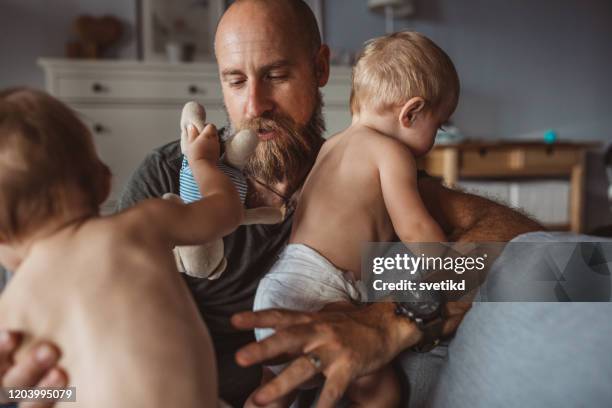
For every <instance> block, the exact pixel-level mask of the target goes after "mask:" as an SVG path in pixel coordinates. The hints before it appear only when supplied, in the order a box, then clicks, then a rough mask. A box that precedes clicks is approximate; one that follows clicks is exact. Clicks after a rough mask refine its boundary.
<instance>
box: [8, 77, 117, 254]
mask: <svg viewBox="0 0 612 408" xmlns="http://www.w3.org/2000/svg"><path fill="white" fill-rule="evenodd" d="M109 189H110V171H109V169H108V167H107V166H106V165H104V164H103V163H102V162H101V161H100V159H99V158H98V156H97V154H96V151H95V148H94V145H93V141H92V139H91V136H90V134H89V131H88V130H87V128H86V127H85V125H83V123H81V121H79V120H78V119H77V117H76V116H75V115H74V113H73V112H72V111H71V110H70V109H69V108H68V107H66V106H65V105H63V104H62V103H60V102H59V101H57V100H56V99H54V98H52V97H51V96H49V95H47V94H45V93H44V92H40V91H35V90H29V89H24V88H18V89H9V90H5V91H0V197H1V201H0V244H2V243H6V242H13V241H19V240H22V239H24V238H26V237H27V236H29V235H30V234H33V233H34V232H35V231H36V230H37V229H39V228H41V227H43V226H44V225H45V224H46V223H48V222H49V221H51V220H52V219H53V218H55V217H61V216H62V215H63V214H65V213H68V212H73V211H74V210H75V208H73V207H74V206H79V207H81V208H77V209H78V210H86V211H87V210H88V211H92V212H96V211H97V209H98V206H99V204H100V203H102V202H103V201H104V200H105V199H106V197H107V195H108V192H109Z"/></svg>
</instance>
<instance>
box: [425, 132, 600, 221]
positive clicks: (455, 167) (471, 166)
mask: <svg viewBox="0 0 612 408" xmlns="http://www.w3.org/2000/svg"><path fill="white" fill-rule="evenodd" d="M597 145H598V143H566V142H560V143H553V144H545V143H541V142H511V141H490V142H484V141H465V142H461V143H454V144H441V145H436V146H435V147H434V148H433V149H432V151H431V152H430V153H429V154H427V156H425V157H422V158H421V159H419V167H420V168H422V169H424V170H426V171H427V172H428V173H429V174H431V175H433V176H437V177H441V178H442V179H443V180H444V182H445V183H446V185H447V186H449V187H451V188H452V187H454V186H455V185H456V184H457V181H458V180H459V179H469V178H473V179H518V178H542V177H567V178H569V179H570V203H569V204H570V205H569V208H570V214H569V220H570V223H569V225H568V226H565V228H564V229H569V230H571V231H572V232H582V228H583V211H584V203H583V200H584V171H585V167H584V166H585V163H584V161H585V153H586V150H587V149H589V148H593V147H596V146H597Z"/></svg>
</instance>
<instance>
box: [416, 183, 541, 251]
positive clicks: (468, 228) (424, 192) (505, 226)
mask: <svg viewBox="0 0 612 408" xmlns="http://www.w3.org/2000/svg"><path fill="white" fill-rule="evenodd" d="M418 185H419V192H420V194H421V197H422V198H423V201H424V202H425V205H426V206H427V208H428V209H429V212H430V213H431V215H432V216H433V217H434V219H435V220H436V221H437V222H438V224H439V225H440V226H441V227H442V229H443V230H444V232H445V234H446V236H447V237H448V240H449V241H452V242H495V241H503V242H506V241H510V240H511V239H513V238H514V237H516V236H517V235H520V234H524V233H526V232H532V231H539V230H543V229H544V228H543V227H542V226H541V225H540V224H538V223H537V222H535V221H533V220H531V219H530V218H528V217H527V216H525V215H523V214H521V213H520V212H518V211H515V210H512V209H510V208H508V207H505V206H503V205H501V204H498V203H495V202H493V201H491V200H487V199H486V198H483V197H479V196H476V195H472V194H467V193H464V192H461V191H456V190H451V189H449V188H446V187H444V186H443V185H442V184H441V183H440V182H439V181H438V180H436V179H435V178H433V177H423V178H420V179H419V184H418Z"/></svg>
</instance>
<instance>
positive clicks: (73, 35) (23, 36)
mask: <svg viewBox="0 0 612 408" xmlns="http://www.w3.org/2000/svg"><path fill="white" fill-rule="evenodd" d="M228 3H231V1H222V0H208V1H206V0H200V1H188V0H182V1H172V2H171V1H164V0H140V1H136V0H106V1H104V2H100V1H95V0H53V1H48V0H46V1H45V0H1V1H0V27H1V28H0V30H2V35H0V56H1V61H2V63H1V64H0V87H1V88H4V87H8V86H15V85H27V86H32V87H36V88H44V89H47V90H48V91H49V92H51V93H52V94H54V95H55V96H57V97H58V98H60V99H62V100H63V101H65V102H66V103H68V104H69V105H70V106H72V107H73V108H74V109H75V110H77V112H79V114H80V115H81V117H82V118H83V120H84V121H85V122H86V123H87V124H88V125H89V126H90V127H91V129H92V131H93V133H94V137H95V139H96V143H97V146H98V149H99V150H100V154H101V155H102V157H103V159H104V160H106V161H107V162H109V164H110V165H111V168H112V169H113V172H114V173H115V176H116V179H115V185H114V188H113V196H112V197H111V200H110V201H109V202H108V203H107V206H106V207H107V210H108V211H110V210H111V208H112V207H113V204H114V200H116V197H117V195H118V194H119V193H120V191H121V188H122V186H123V184H124V183H125V181H126V179H127V177H129V174H130V173H131V171H133V169H134V168H135V167H136V166H137V165H138V163H139V162H140V161H141V160H142V159H143V158H144V156H145V155H146V153H147V152H148V151H150V150H151V149H152V148H154V147H156V146H159V145H161V144H163V143H165V142H169V141H171V140H174V139H176V138H177V137H178V116H179V113H180V108H181V106H182V104H183V103H184V102H185V101H187V100H189V99H197V100H200V101H201V102H202V103H203V104H205V105H206V106H207V108H208V110H209V118H210V120H212V121H213V122H215V123H217V122H218V124H219V125H223V123H225V121H226V117H225V113H224V110H223V106H222V100H221V95H220V88H219V85H218V82H217V78H216V71H215V65H214V58H213V56H211V55H210V44H211V42H212V35H213V33H214V22H215V21H216V19H217V18H218V16H219V15H220V13H222V10H223V8H224V7H226V6H227V5H228ZM309 3H310V4H311V6H312V7H313V9H314V10H315V12H316V13H317V17H318V19H319V21H320V24H321V29H322V32H323V34H324V39H325V41H326V43H328V44H329V45H330V47H331V49H332V54H333V63H334V66H333V68H332V78H331V81H330V84H329V85H328V86H327V87H326V88H325V89H324V94H325V102H326V109H325V114H326V118H327V121H328V135H331V134H333V132H335V131H337V130H340V129H342V128H343V127H344V126H346V125H347V124H348V121H349V119H350V117H349V114H348V95H349V90H350V64H351V63H352V61H353V60H354V58H355V55H356V53H357V52H358V51H359V49H360V48H361V46H362V44H363V42H364V41H365V40H367V39H369V38H372V37H375V36H379V35H383V34H385V32H387V31H389V30H403V29H410V30H416V31H419V32H421V33H423V34H425V35H427V36H429V37H430V38H431V39H432V40H434V41H435V42H436V43H437V44H438V45H440V47H442V48H443V49H444V50H445V51H446V52H447V53H448V54H449V55H450V57H451V58H452V59H453V61H454V63H455V65H456V67H457V70H458V73H459V76H460V79H461V86H462V90H461V98H460V101H459V107H458V109H457V111H456V113H455V114H454V115H453V117H452V124H449V125H448V127H447V132H446V134H444V135H441V137H440V138H439V140H440V144H439V146H437V147H436V150H434V152H432V155H431V157H430V158H427V159H426V160H424V161H423V163H422V165H423V167H425V168H426V169H428V170H429V171H430V172H431V173H432V174H434V175H436V176H439V177H441V178H443V179H444V180H445V182H447V184H449V185H451V186H453V187H456V188H463V189H467V190H469V191H475V192H477V193H479V194H482V195H485V196H488V197H491V198H493V199H496V200H498V201H501V202H503V203H505V204H507V205H511V206H514V207H516V208H520V209H522V210H524V211H526V212H527V213H529V214H531V215H533V216H534V217H536V218H537V219H538V220H540V221H541V222H543V223H545V224H547V225H549V226H551V228H554V229H572V230H574V231H577V232H578V231H581V232H589V231H592V230H594V229H596V228H600V227H603V226H606V225H609V224H612V212H611V205H610V201H609V193H608V191H609V180H608V178H607V176H606V162H605V153H606V151H607V148H608V145H609V143H610V141H612V120H611V118H612V103H611V102H610V98H611V97H612V80H610V78H609V76H610V74H611V73H612V2H611V1H609V0H537V1H533V0H512V1H507V0H461V1H457V0H414V1H411V0H311V1H309ZM187 15H191V16H192V18H191V20H189V19H188V18H187V17H185V16H187ZM104 16H109V17H110V18H109V17H106V18H105V17H104ZM194 19H195V21H198V22H203V23H201V24H198V26H197V27H194V23H193V20H194ZM128 122H131V123H128ZM134 122H136V124H134Z"/></svg>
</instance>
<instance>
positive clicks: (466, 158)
mask: <svg viewBox="0 0 612 408" xmlns="http://www.w3.org/2000/svg"><path fill="white" fill-rule="evenodd" d="M510 156H511V153H510V152H509V151H502V150H490V149H484V148H483V149H474V150H466V151H464V152H462V154H461V159H460V160H461V164H460V169H461V170H460V172H461V174H462V175H464V176H468V177H470V176H475V175H480V174H488V175H496V174H498V173H503V172H505V171H508V169H509V167H510Z"/></svg>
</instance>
